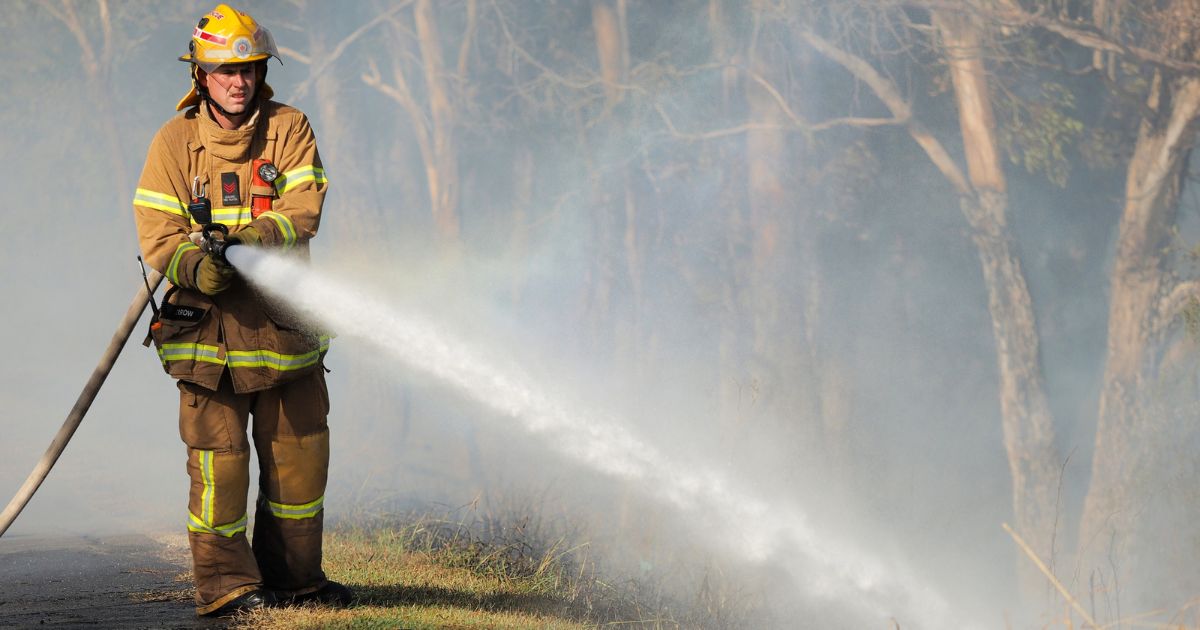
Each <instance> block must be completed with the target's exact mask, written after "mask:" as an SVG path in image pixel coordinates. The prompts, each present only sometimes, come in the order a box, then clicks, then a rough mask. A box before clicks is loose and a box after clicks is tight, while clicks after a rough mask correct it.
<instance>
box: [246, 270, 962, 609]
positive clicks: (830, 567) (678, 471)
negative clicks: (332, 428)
mask: <svg viewBox="0 0 1200 630" xmlns="http://www.w3.org/2000/svg"><path fill="white" fill-rule="evenodd" d="M227 256H228V258H229V260H230V262H231V263H232V264H233V265H234V266H235V267H237V269H238V270H239V272H240V273H242V274H243V275H244V276H246V277H247V278H249V279H250V280H251V281H252V282H254V283H255V284H256V285H258V286H259V287H260V288H262V289H263V290H265V291H267V292H268V293H270V294H273V295H275V296H277V297H279V298H281V299H285V300H286V301H288V302H289V303H290V304H291V305H292V306H293V308H296V309H297V310H298V311H300V312H302V313H304V314H305V315H306V316H308V317H309V318H310V319H312V320H313V321H317V322H320V324H321V325H323V326H325V327H327V328H328V329H329V330H334V331H337V333H338V335H340V336H350V337H355V338H358V339H361V340H364V341H366V342H369V343H371V344H373V345H374V346H375V347H376V349H377V350H379V351H380V352H381V353H386V354H387V355H388V357H389V358H390V359H391V360H393V361H399V362H401V363H403V364H404V365H405V366H406V367H408V368H409V369H415V370H420V371H423V372H425V373H427V374H429V375H432V376H433V377H435V378H437V379H438V380H440V381H441V382H443V383H444V384H445V385H447V386H448V387H451V388H453V389H454V390H456V391H457V392H459V393H460V394H461V395H464V396H467V397H469V398H471V399H473V400H474V401H477V402H478V403H479V404H481V405H484V406H486V407H487V408H490V409H492V410H493V411H494V412H495V413H496V416H497V417H499V418H501V419H503V420H504V421H508V422H511V423H512V424H513V425H514V426H515V427H519V428H520V429H521V430H522V431H524V432H525V433H527V434H529V435H530V436H533V437H534V438H536V439H538V440H540V442H541V443H542V444H544V445H545V447H546V448H549V449H554V450H556V451H558V452H559V453H561V454H562V455H564V456H566V457H567V458H569V459H571V460H573V461H576V462H578V463H579V464H580V465H581V466H585V467H587V468H589V469H591V470H593V471H595V472H597V473H600V474H603V475H607V476H609V477H612V478H616V479H621V480H627V481H632V482H636V485H637V487H639V488H643V489H644V490H645V492H647V493H648V494H649V495H651V497H652V498H654V499H655V500H658V501H662V502H665V503H667V504H669V505H671V506H673V507H674V508H675V509H677V510H680V511H681V512H682V513H683V514H684V516H686V517H687V518H688V519H689V520H690V521H691V522H693V523H695V524H696V526H697V527H696V531H697V532H700V533H702V534H704V535H706V536H707V537H708V539H709V540H710V542H712V543H713V544H719V545H725V546H726V547H732V549H731V550H732V551H733V552H734V553H735V554H736V555H737V556H739V557H743V558H746V559H747V560H748V561H751V562H755V563H763V562H773V563H775V564H776V565H777V566H780V567H783V568H784V569H785V570H786V571H788V573H789V574H790V575H791V577H792V578H793V579H794V581H795V583H796V587H797V588H798V589H803V591H804V593H806V594H807V595H808V596H811V597H816V598H819V599H822V600H827V601H828V602H830V603H833V604H835V605H836V606H837V607H839V608H840V607H844V608H846V610H847V611H848V612H853V613H854V615H855V616H861V618H863V619H865V620H877V621H878V625H872V626H871V627H875V628H890V627H892V626H891V622H890V621H889V620H891V619H895V620H896V621H897V622H898V623H899V626H900V627H902V628H906V629H907V628H931V629H941V628H956V629H957V628H966V627H970V626H969V624H967V623H964V622H963V621H962V620H955V619H953V618H952V615H951V612H950V607H949V605H948V604H947V602H946V601H945V600H944V598H943V597H941V596H940V595H939V594H938V593H937V592H936V590H935V589H934V588H932V587H931V586H930V585H927V584H925V583H923V582H922V581H920V580H919V579H917V578H916V577H915V576H914V575H913V574H912V572H911V571H909V570H907V569H905V568H904V567H903V566H897V564H896V563H895V562H884V561H883V560H882V559H880V558H878V557H874V556H872V555H870V554H868V553H866V552H865V551H863V550H862V549H860V548H859V547H858V546H856V545H854V544H852V543H851V542H850V541H839V540H838V538H837V537H836V536H833V535H831V534H830V533H828V532H820V533H818V532H815V531H813V529H812V528H811V526H810V525H809V523H808V519H806V518H805V515H804V513H803V511H802V510H801V509H800V507H799V506H797V505H792V504H788V503H781V502H779V501H768V500H767V499H766V498H763V497H757V496H755V495H754V493H753V492H751V491H749V490H747V489H746V488H745V487H742V485H741V484H739V483H738V481H737V480H735V479H733V478H730V477H727V476H725V475H723V474H721V473H720V472H719V471H717V470H716V469H702V468H699V467H696V466H694V465H690V464H686V463H685V462H684V461H683V460H682V459H681V458H679V457H675V456H673V455H672V453H671V452H669V451H665V450H662V449H660V448H657V447H655V446H654V445H652V444H650V443H648V442H647V441H644V440H643V439H640V438H639V437H638V436H637V435H635V434H634V432H633V431H632V430H631V429H630V428H629V427H628V426H627V425H626V424H625V423H622V422H620V421H619V419H617V418H615V417H606V416H604V415H598V414H595V413H589V412H586V411H580V410H577V409H572V408H570V407H569V406H568V405H567V404H565V403H564V402H562V401H559V400H555V399H554V398H552V397H551V396H550V395H548V394H547V393H546V392H547V388H543V387H539V386H538V383H536V382H533V381H532V380H531V379H529V378H528V377H526V376H525V375H524V374H523V373H522V371H521V369H520V367H519V366H518V365H516V364H515V363H512V362H497V361H495V360H491V359H488V358H487V357H486V355H485V353H483V352H480V351H479V350H477V349H475V348H472V347H470V346H469V345H468V344H466V343H464V342H463V341H461V340H460V339H459V338H457V337H456V336H455V335H453V334H452V332H451V331H448V330H444V329H443V327H442V326H440V325H439V324H438V322H437V321H436V319H434V318H433V317H432V315H433V314H424V313H415V312H412V311H410V310H406V309H404V308H401V307H399V306H397V305H394V304H388V303H387V302H386V301H383V300H381V299H379V296H378V294H377V293H376V294H373V293H371V292H368V291H366V290H363V289H359V288H356V287H355V286H354V285H353V283H352V282H349V281H347V280H345V279H342V278H334V277H331V276H329V275H325V274H322V273H320V272H316V271H313V270H311V269H310V268H308V267H307V266H304V265H301V264H299V263H298V262H296V261H294V260H291V259H288V258H285V257H282V256H279V255H275V254H269V253H265V252H263V251H262V250H258V249H255V248H250V247H233V248H230V250H229V251H228V253H227ZM806 625H807V624H806ZM818 625H820V624H818Z"/></svg>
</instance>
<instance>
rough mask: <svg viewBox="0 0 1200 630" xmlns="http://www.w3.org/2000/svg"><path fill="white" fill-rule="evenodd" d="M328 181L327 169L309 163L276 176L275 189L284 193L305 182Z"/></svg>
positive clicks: (321, 182)
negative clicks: (326, 177) (326, 176)
mask: <svg viewBox="0 0 1200 630" xmlns="http://www.w3.org/2000/svg"><path fill="white" fill-rule="evenodd" d="M328 181H329V180H327V179H325V169H323V168H321V167H319V166H313V165H312V164H309V165H308V166H301V167H300V168H294V169H292V170H290V171H288V172H286V173H283V174H282V175H280V176H279V177H277V178H275V190H278V191H279V194H281V195H282V194H283V193H285V192H287V191H289V190H292V189H293V188H295V187H297V186H299V185H300V184H303V183H305V182H316V183H318V184H325V183H328Z"/></svg>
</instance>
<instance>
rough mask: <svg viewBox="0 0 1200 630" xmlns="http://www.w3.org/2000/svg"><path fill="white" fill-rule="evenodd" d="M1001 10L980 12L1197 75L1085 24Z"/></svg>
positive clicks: (930, 2) (960, 5) (931, 0)
mask: <svg viewBox="0 0 1200 630" xmlns="http://www.w3.org/2000/svg"><path fill="white" fill-rule="evenodd" d="M1000 4H1002V5H1003V6H1002V7H999V8H997V9H994V10H987V9H983V11H984V12H985V13H986V14H987V15H988V17H991V18H993V19H996V20H999V21H1001V22H1002V23H1004V24H1005V25H1006V26H1009V27H1017V28H1020V27H1035V28H1041V29H1045V30H1047V31H1050V32H1051V33H1054V34H1056V35H1058V36H1060V37H1062V38H1063V39H1066V40H1068V41H1070V42H1073V43H1075V44H1078V45H1080V46H1083V47H1084V48H1090V49H1092V50H1095V51H1100V52H1111V53H1116V54H1119V55H1121V56H1124V57H1126V58H1128V59H1136V60H1138V61H1143V62H1146V63H1150V64H1154V65H1157V66H1161V67H1163V68H1167V69H1170V70H1174V71H1176V72H1181V73H1184V74H1200V64H1198V63H1194V62H1190V61H1184V60H1182V59H1175V58H1172V57H1170V56H1168V55H1163V54H1161V53H1158V52H1155V51H1153V50H1149V49H1147V48H1143V47H1141V46H1130V45H1126V44H1122V43H1121V42H1118V41H1116V40H1113V39H1112V38H1111V37H1109V36H1108V35H1105V34H1104V33H1102V32H1100V31H1099V30H1097V29H1096V27H1095V26H1094V25H1092V24H1088V23H1085V22H1064V21H1062V20H1059V19H1056V18H1053V17H1048V16H1045V15H1043V14H1042V13H1041V12H1040V11H1039V12H1038V13H1030V12H1029V11H1026V10H1024V9H1022V8H1021V6H1020V5H1019V4H1018V3H1016V2H1013V1H1011V0H1003V2H1001V3H1000ZM909 5H910V6H914V7H920V8H924V9H937V10H939V11H958V12H961V11H964V10H967V11H980V10H981V9H979V8H978V7H973V6H971V5H969V4H968V3H964V2H961V1H960V0H956V1H952V2H947V1H941V0H917V1H916V2H911V3H909Z"/></svg>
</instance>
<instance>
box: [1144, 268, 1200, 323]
mask: <svg viewBox="0 0 1200 630" xmlns="http://www.w3.org/2000/svg"><path fill="white" fill-rule="evenodd" d="M1197 299H1200V280H1187V281H1184V282H1179V283H1177V284H1176V285H1175V286H1174V287H1172V288H1171V290H1170V291H1168V292H1167V293H1166V294H1165V295H1163V296H1162V298H1160V299H1159V302H1158V321H1157V323H1155V325H1154V329H1155V330H1154V333H1155V334H1158V333H1161V332H1164V331H1165V330H1167V328H1168V327H1170V326H1171V325H1172V324H1173V323H1174V322H1175V320H1176V318H1178V317H1179V314H1180V313H1182V312H1183V310H1184V308H1185V307H1187V305H1188V304H1189V303H1191V302H1192V301H1193V300H1197Z"/></svg>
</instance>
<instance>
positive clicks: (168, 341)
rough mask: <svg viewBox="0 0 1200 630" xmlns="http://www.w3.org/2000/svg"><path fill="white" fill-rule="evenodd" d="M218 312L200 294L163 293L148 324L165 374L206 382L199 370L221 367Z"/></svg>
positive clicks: (187, 292) (173, 291)
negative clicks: (159, 303) (154, 317)
mask: <svg viewBox="0 0 1200 630" xmlns="http://www.w3.org/2000/svg"><path fill="white" fill-rule="evenodd" d="M218 315H219V314H218V313H217V308H216V305H214V304H213V302H212V300H210V299H208V298H207V297H206V296H204V295H202V294H199V293H195V292H192V291H178V290H176V288H172V289H171V290H170V291H168V292H167V294H166V295H165V296H163V304H162V307H161V308H160V309H159V313H158V317H157V318H156V319H155V320H154V321H153V322H152V323H151V324H150V336H151V338H152V339H153V341H154V347H155V349H156V350H157V351H158V358H159V360H160V361H161V362H162V364H163V369H165V370H166V372H167V374H170V375H171V376H173V377H175V378H181V379H185V380H191V381H197V380H200V381H207V380H209V379H206V378H199V379H198V378H197V375H198V372H208V371H211V370H212V368H218V370H219V368H220V366H223V364H224V362H225V359H224V357H223V356H222V352H221V349H220V347H219V346H218V344H219V334H218V321H219V317H218ZM203 366H208V369H204V367H203ZM218 374H219V372H218Z"/></svg>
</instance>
